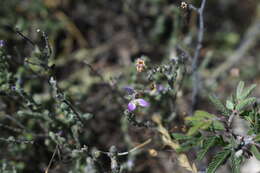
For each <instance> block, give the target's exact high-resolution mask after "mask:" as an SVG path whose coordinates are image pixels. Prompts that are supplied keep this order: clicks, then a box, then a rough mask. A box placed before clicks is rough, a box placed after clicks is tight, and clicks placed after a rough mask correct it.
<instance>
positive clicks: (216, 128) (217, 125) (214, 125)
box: [212, 120, 225, 130]
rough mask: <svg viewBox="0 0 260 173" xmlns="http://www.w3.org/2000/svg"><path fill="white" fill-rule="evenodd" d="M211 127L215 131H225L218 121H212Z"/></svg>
mask: <svg viewBox="0 0 260 173" xmlns="http://www.w3.org/2000/svg"><path fill="white" fill-rule="evenodd" d="M212 125H213V128H214V129H215V130H225V127H224V125H223V124H222V122H220V121H217V120H215V121H213V123H212Z"/></svg>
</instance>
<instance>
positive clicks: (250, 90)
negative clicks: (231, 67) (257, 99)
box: [238, 84, 256, 100]
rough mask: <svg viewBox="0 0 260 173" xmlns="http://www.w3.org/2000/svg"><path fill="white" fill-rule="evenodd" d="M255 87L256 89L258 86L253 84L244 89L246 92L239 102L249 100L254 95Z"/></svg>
mask: <svg viewBox="0 0 260 173" xmlns="http://www.w3.org/2000/svg"><path fill="white" fill-rule="evenodd" d="M255 87H256V84H253V85H251V86H250V87H248V88H246V89H244V91H243V92H242V93H241V95H240V96H239V97H238V100H243V99H245V98H247V97H248V96H249V95H250V94H251V93H252V91H253V90H254V89H255Z"/></svg>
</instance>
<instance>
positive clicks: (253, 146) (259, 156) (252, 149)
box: [251, 145, 260, 160]
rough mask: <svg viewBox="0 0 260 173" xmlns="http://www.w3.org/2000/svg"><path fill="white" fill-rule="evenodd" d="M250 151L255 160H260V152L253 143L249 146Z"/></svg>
mask: <svg viewBox="0 0 260 173" xmlns="http://www.w3.org/2000/svg"><path fill="white" fill-rule="evenodd" d="M251 152H252V153H253V154H254V156H255V157H256V158H257V160H260V153H259V151H258V149H257V148H256V146H255V145H252V146H251Z"/></svg>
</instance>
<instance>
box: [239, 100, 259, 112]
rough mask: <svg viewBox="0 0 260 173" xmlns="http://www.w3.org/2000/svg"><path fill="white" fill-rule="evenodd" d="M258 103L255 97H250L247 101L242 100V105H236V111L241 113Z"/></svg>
mask: <svg viewBox="0 0 260 173" xmlns="http://www.w3.org/2000/svg"><path fill="white" fill-rule="evenodd" d="M255 101H256V98H255V97H250V98H247V99H245V100H242V101H241V102H240V103H238V104H237V105H236V110H237V111H241V110H242V109H243V108H245V107H247V106H249V105H252V104H253V103H254V102H255Z"/></svg>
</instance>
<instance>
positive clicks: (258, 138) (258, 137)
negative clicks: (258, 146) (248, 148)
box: [254, 134, 260, 142]
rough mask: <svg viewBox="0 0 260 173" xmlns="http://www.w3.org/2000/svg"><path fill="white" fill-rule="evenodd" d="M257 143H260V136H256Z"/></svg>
mask: <svg viewBox="0 0 260 173" xmlns="http://www.w3.org/2000/svg"><path fill="white" fill-rule="evenodd" d="M254 141H255V142H259V141H260V134H258V135H256V137H255V138H254Z"/></svg>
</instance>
